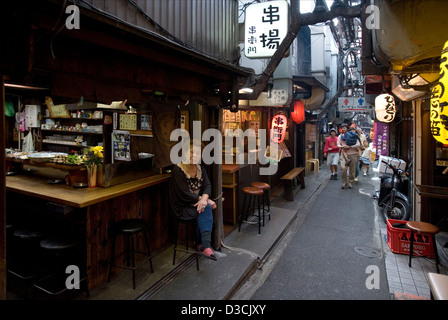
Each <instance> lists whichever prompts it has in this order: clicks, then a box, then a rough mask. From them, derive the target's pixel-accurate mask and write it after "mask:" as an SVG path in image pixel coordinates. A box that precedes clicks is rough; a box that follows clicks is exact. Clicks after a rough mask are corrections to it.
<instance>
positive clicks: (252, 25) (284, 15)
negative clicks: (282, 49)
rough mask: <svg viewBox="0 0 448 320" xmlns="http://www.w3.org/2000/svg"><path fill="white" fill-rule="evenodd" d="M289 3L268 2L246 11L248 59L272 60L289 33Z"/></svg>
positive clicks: (249, 7)
mask: <svg viewBox="0 0 448 320" xmlns="http://www.w3.org/2000/svg"><path fill="white" fill-rule="evenodd" d="M288 16H289V13H288V2H287V1H268V2H262V3H256V4H252V5H250V6H248V7H247V9H246V22H245V24H246V28H245V49H244V54H245V55H246V57H248V58H252V59H254V58H270V57H272V56H273V55H274V53H275V51H276V50H277V48H278V47H279V46H280V44H281V43H282V41H283V39H284V38H285V37H286V34H287V32H288V20H289V19H288Z"/></svg>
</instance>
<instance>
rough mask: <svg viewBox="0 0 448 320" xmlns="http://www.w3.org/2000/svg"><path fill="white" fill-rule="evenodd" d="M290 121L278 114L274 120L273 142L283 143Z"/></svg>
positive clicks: (272, 129) (272, 128)
mask: <svg viewBox="0 0 448 320" xmlns="http://www.w3.org/2000/svg"><path fill="white" fill-rule="evenodd" d="M287 125H288V119H286V116H285V115H283V114H277V115H275V116H274V117H273V118H272V126H271V141H272V142H274V143H282V142H283V140H285V135H286V129H287V128H288V127H287Z"/></svg>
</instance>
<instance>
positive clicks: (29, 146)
mask: <svg viewBox="0 0 448 320" xmlns="http://www.w3.org/2000/svg"><path fill="white" fill-rule="evenodd" d="M22 151H23V152H30V151H34V140H33V134H32V133H31V131H30V132H28V134H27V135H26V136H25V138H23V143H22Z"/></svg>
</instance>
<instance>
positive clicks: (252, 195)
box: [238, 187, 264, 234]
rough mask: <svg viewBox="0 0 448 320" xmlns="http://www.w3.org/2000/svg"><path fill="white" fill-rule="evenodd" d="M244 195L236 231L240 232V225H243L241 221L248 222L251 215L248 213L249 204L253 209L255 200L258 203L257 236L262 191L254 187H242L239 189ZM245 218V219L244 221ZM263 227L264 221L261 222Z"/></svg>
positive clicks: (259, 227)
mask: <svg viewBox="0 0 448 320" xmlns="http://www.w3.org/2000/svg"><path fill="white" fill-rule="evenodd" d="M241 190H242V191H243V193H244V198H243V208H242V211H241V214H240V221H239V226H238V231H241V224H242V223H243V220H246V221H247V220H248V217H249V216H250V215H251V214H250V213H249V211H250V208H251V203H253V206H252V208H255V199H257V202H258V234H260V233H261V221H262V219H261V211H260V209H261V208H260V198H263V193H264V192H263V190H262V189H260V188H256V187H244V188H242V189H241ZM246 198H248V200H249V201H248V203H247V208H246ZM244 218H246V219H244ZM263 225H264V220H263Z"/></svg>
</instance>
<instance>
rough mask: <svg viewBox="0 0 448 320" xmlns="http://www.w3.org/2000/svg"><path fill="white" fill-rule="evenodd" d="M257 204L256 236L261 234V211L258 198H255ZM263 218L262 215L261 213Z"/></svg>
mask: <svg viewBox="0 0 448 320" xmlns="http://www.w3.org/2000/svg"><path fill="white" fill-rule="evenodd" d="M257 202H258V234H261V211H260V197H257ZM263 218H264V213H263ZM263 227H264V219H263Z"/></svg>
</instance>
